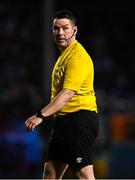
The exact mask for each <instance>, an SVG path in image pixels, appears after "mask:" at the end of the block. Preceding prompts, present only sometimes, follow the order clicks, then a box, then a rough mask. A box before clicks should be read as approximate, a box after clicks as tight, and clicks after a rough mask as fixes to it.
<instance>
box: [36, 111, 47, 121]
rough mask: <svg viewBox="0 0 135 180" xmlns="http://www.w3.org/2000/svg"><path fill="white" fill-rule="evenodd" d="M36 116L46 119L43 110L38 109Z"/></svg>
mask: <svg viewBox="0 0 135 180" xmlns="http://www.w3.org/2000/svg"><path fill="white" fill-rule="evenodd" d="M36 117H38V118H41V119H43V120H44V119H45V116H43V114H42V112H41V111H38V112H37V113H36Z"/></svg>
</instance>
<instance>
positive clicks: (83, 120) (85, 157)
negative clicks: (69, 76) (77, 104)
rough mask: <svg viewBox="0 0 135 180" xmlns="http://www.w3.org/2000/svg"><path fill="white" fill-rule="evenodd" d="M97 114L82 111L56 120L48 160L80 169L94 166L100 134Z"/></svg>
mask: <svg viewBox="0 0 135 180" xmlns="http://www.w3.org/2000/svg"><path fill="white" fill-rule="evenodd" d="M98 127H99V122H98V118H97V113H95V112H91V111H87V110H80V111H77V112H74V113H70V114H68V115H63V116H58V117H56V118H55V123H54V129H53V131H52V135H51V137H50V144H49V151H48V156H47V160H46V161H48V160H56V161H59V162H63V163H67V164H68V165H69V167H70V168H72V169H74V170H75V169H78V168H81V167H84V166H87V165H90V164H93V158H92V153H93V150H92V149H93V145H94V143H95V140H96V137H97V134H98Z"/></svg>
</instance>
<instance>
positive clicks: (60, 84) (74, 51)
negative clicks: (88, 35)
mask: <svg viewBox="0 0 135 180" xmlns="http://www.w3.org/2000/svg"><path fill="white" fill-rule="evenodd" d="M93 81H94V67H93V62H92V59H91V57H90V56H89V55H88V53H87V52H86V50H85V49H84V48H83V46H82V45H81V44H80V43H79V42H78V41H77V40H75V41H74V42H72V44H71V45H70V46H69V47H67V48H66V49H65V50H64V51H63V52H62V54H61V55H60V56H59V58H58V60H57V62H56V64H55V66H54V69H53V73H52V88H51V99H53V98H54V97H55V96H56V95H57V94H58V93H59V92H60V91H61V90H62V89H63V88H66V89H70V90H74V91H76V94H75V96H73V97H72V98H71V99H70V101H69V102H68V103H67V104H66V105H65V106H64V107H63V108H62V109H61V110H60V111H59V112H57V113H56V115H64V114H67V113H71V112H75V111H78V110H81V109H85V110H90V111H96V112H97V111H98V110H97V104H96V96H95V91H94V87H93Z"/></svg>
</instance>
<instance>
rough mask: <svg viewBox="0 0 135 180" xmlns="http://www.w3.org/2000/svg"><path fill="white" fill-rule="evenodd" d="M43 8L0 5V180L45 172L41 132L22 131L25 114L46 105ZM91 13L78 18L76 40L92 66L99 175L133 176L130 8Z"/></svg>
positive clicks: (134, 103) (134, 99)
mask: <svg viewBox="0 0 135 180" xmlns="http://www.w3.org/2000/svg"><path fill="white" fill-rule="evenodd" d="M41 6H42V1H40V2H39V3H36V2H35V1H33V3H31V2H30V1H29V2H27V3H26V2H23V1H19V2H15V1H13V2H10V1H5V2H2V1H1V2H0V14H1V24H0V34H1V48H0V60H1V66H0V72H1V76H0V87H1V88H0V89H1V90H0V162H1V163H0V178H40V177H41V176H42V175H41V174H42V168H43V160H44V157H45V153H46V146H47V144H46V141H45V138H44V133H43V131H44V130H43V129H41V128H40V127H39V128H37V129H36V130H35V132H34V133H27V132H26V130H25V127H24V121H25V119H26V118H27V117H28V116H30V115H31V114H32V113H35V112H36V111H37V110H38V109H39V108H40V107H41V106H43V105H44V93H43V85H42V82H43V77H42V75H43V74H42V71H41V69H42V65H43V13H42V11H41V9H42V8H41ZM85 13H87V12H84V15H86V17H88V14H85ZM92 13H93V14H92V15H91V17H90V23H88V22H85V20H86V18H85V20H84V19H83V20H81V17H82V16H80V21H81V23H82V24H81V23H80V25H79V26H80V35H78V38H79V39H80V41H81V42H82V43H84V45H85V46H86V48H87V49H88V51H89V53H90V55H91V56H92V59H93V62H94V65H95V91H96V94H97V103H98V106H99V112H100V115H99V116H100V131H99V137H98V139H97V142H96V145H95V154H94V157H95V172H96V176H97V178H135V171H134V169H135V155H134V150H135V145H134V141H135V128H134V127H135V114H134V112H135V93H134V90H135V86H134V83H133V82H134V76H133V72H134V57H135V53H134V50H133V49H134V48H133V42H132V41H133V40H132V37H133V32H134V21H133V13H132V12H129V11H125V12H122V13H120V12H114V13H110V14H107V13H103V15H102V16H100V14H98V13H97V14H94V12H92ZM78 16H79V12H78ZM87 21H88V20H87ZM84 24H85V25H84ZM81 28H82V29H81ZM83 28H86V30H84V29H83ZM83 30H84V31H86V35H85V37H84V36H83V37H81V33H82V34H83V33H84V32H83ZM44 68H47V67H44ZM44 71H45V69H44ZM43 128H44V127H43Z"/></svg>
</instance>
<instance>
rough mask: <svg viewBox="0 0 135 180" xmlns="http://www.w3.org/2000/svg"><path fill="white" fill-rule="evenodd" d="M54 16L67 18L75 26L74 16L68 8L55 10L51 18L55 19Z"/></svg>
mask: <svg viewBox="0 0 135 180" xmlns="http://www.w3.org/2000/svg"><path fill="white" fill-rule="evenodd" d="M55 18H57V19H63V18H66V19H69V20H70V21H71V22H72V23H73V24H74V25H75V26H76V17H75V15H74V14H73V13H72V12H71V11H69V10H61V11H58V12H56V14H55V15H54V17H53V19H55Z"/></svg>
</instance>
